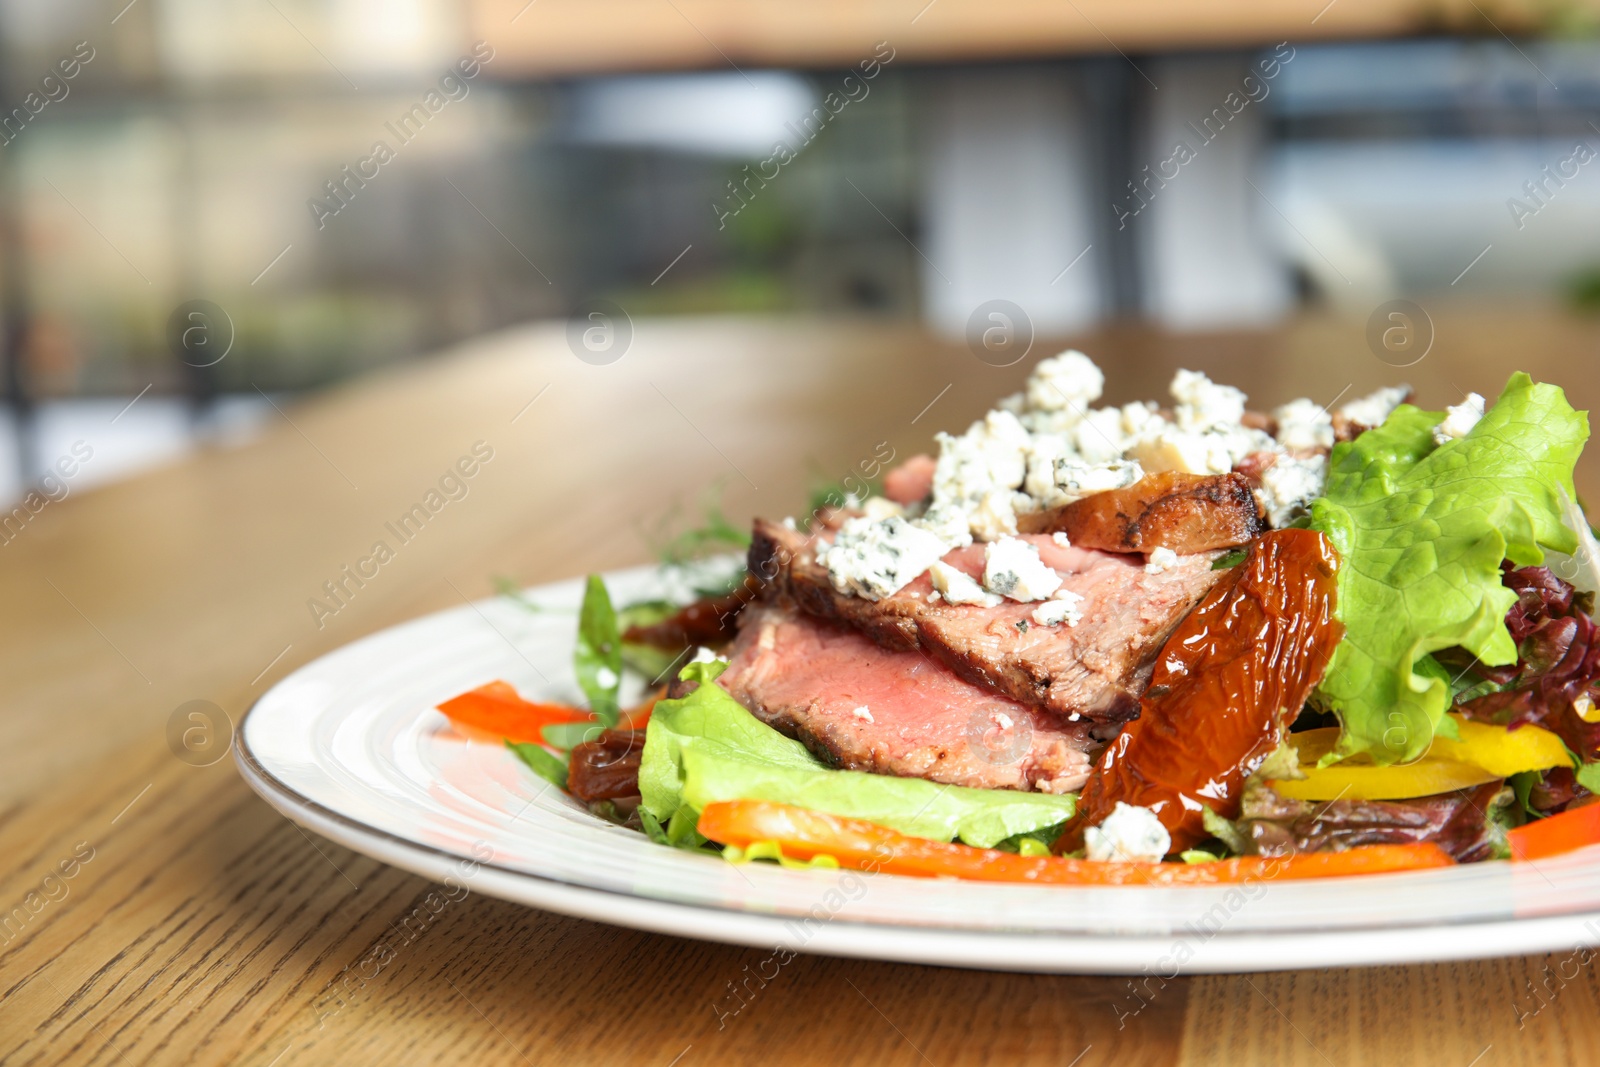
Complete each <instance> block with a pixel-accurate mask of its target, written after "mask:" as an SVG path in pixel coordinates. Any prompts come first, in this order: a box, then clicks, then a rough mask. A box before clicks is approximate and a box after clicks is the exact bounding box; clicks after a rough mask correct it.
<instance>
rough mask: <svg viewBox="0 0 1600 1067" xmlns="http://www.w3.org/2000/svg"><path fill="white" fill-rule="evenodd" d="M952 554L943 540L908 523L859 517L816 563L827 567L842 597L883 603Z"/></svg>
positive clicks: (819, 553) (844, 528)
mask: <svg viewBox="0 0 1600 1067" xmlns="http://www.w3.org/2000/svg"><path fill="white" fill-rule="evenodd" d="M947 551H949V546H947V545H946V544H945V542H944V541H942V540H940V539H939V538H938V537H937V536H935V535H934V534H932V533H929V532H928V531H927V530H924V529H923V528H921V527H920V526H914V525H912V524H911V523H910V522H907V521H906V520H905V519H899V518H891V519H884V520H882V521H878V522H874V521H873V520H872V519H868V518H856V519H851V520H849V521H848V522H846V523H845V524H844V526H843V527H842V528H841V529H840V530H839V533H838V536H836V537H835V538H834V542H833V545H832V546H831V547H829V548H828V549H826V550H825V551H820V552H818V553H817V561H818V562H819V563H821V564H823V565H824V566H825V567H827V568H828V577H829V579H830V580H831V581H832V582H833V587H834V588H835V589H837V590H838V591H839V592H841V593H853V594H855V595H856V596H861V597H865V598H866V599H868V600H882V599H883V598H884V597H886V596H890V595H892V594H894V593H895V592H897V591H898V590H900V589H901V588H902V587H904V586H905V585H906V584H907V583H908V582H910V581H911V580H912V579H913V578H915V577H917V575H919V574H921V573H922V572H923V571H925V570H927V569H928V568H929V567H930V566H932V565H933V564H934V563H937V562H938V560H939V557H940V556H942V555H944V554H945V553H946V552H947Z"/></svg>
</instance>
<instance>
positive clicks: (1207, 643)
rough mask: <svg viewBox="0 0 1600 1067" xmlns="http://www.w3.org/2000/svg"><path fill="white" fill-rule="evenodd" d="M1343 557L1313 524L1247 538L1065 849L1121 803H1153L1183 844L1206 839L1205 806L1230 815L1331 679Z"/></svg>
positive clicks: (1158, 678)
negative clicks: (1251, 778) (1247, 782)
mask: <svg viewBox="0 0 1600 1067" xmlns="http://www.w3.org/2000/svg"><path fill="white" fill-rule="evenodd" d="M1338 569H1339V557H1338V554H1337V553H1336V552H1335V551H1334V548H1333V545H1332V543H1331V542H1330V541H1329V540H1328V539H1327V538H1326V537H1323V536H1322V534H1320V533H1317V532H1316V531H1314V530H1274V531H1272V532H1271V533H1266V534H1263V535H1262V536H1261V537H1259V538H1257V539H1256V540H1255V541H1254V542H1252V543H1251V545H1250V554H1249V556H1248V557H1247V558H1246V559H1245V561H1244V562H1243V563H1241V564H1239V565H1238V566H1237V567H1235V568H1233V570H1232V571H1230V572H1229V573H1228V575H1227V576H1226V577H1224V578H1223V580H1222V581H1221V582H1219V583H1218V584H1217V585H1216V586H1215V587H1213V588H1212V590H1211V592H1210V593H1208V594H1206V598H1205V599H1204V600H1202V601H1201V602H1200V606H1199V607H1197V608H1195V609H1194V611H1193V612H1191V613H1190V615H1189V617H1188V618H1186V619H1184V620H1183V622H1181V623H1179V624H1178V628H1177V629H1176V630H1174V631H1173V633H1172V636H1171V637H1169V638H1168V639H1167V643H1166V644H1165V645H1164V646H1162V649H1161V655H1160V656H1159V657H1158V658H1157V659H1156V666H1155V672H1154V673H1153V674H1152V675H1151V677H1150V685H1149V688H1147V689H1146V690H1145V694H1144V698H1143V699H1142V700H1140V702H1139V707H1140V710H1139V717H1138V718H1137V719H1135V720H1134V721H1133V722H1132V723H1129V724H1128V728H1127V729H1126V730H1124V731H1123V732H1122V733H1121V734H1120V735H1118V737H1117V738H1116V740H1114V741H1112V742H1111V745H1110V747H1109V748H1107V749H1106V752H1105V755H1104V756H1102V757H1101V759H1100V762H1099V763H1098V764H1097V765H1096V767H1095V769H1094V771H1093V772H1092V773H1091V774H1090V776H1089V781H1088V783H1087V784H1086V785H1085V786H1084V790H1083V795H1082V797H1081V798H1080V800H1079V802H1078V814H1077V816H1076V817H1075V818H1074V819H1073V821H1072V823H1071V824H1069V825H1068V827H1067V832H1066V833H1064V834H1063V835H1062V837H1061V840H1059V841H1057V842H1056V851H1057V852H1068V851H1072V850H1074V849H1077V848H1080V847H1081V846H1082V844H1083V830H1084V828H1085V827H1088V826H1094V825H1096V824H1097V823H1099V822H1100V820H1101V819H1103V818H1105V817H1106V816H1107V815H1109V814H1110V813H1111V811H1112V809H1113V808H1115V807H1116V804H1117V802H1118V801H1123V802H1125V803H1128V804H1138V805H1141V806H1143V807H1146V808H1149V809H1151V810H1152V811H1154V812H1155V813H1156V814H1157V815H1158V816H1159V817H1160V819H1161V822H1162V825H1164V826H1165V827H1166V828H1167V832H1168V833H1169V834H1171V835H1172V850H1173V851H1174V852H1178V851H1181V850H1183V849H1185V848H1189V847H1191V846H1192V845H1194V844H1196V843H1197V842H1199V841H1200V840H1201V839H1203V838H1204V837H1205V836H1206V832H1205V829H1204V826H1203V824H1202V822H1201V807H1202V805H1204V806H1206V807H1209V808H1211V809H1213V810H1214V811H1216V812H1217V814H1219V815H1224V816H1228V817H1230V818H1231V817H1233V816H1235V815H1237V814H1238V810H1239V791H1240V787H1241V784H1242V782H1243V780H1244V777H1245V775H1246V774H1247V773H1249V771H1250V770H1252V769H1253V768H1254V766H1255V764H1256V763H1258V762H1260V760H1261V759H1262V758H1263V757H1264V756H1266V755H1267V754H1268V753H1269V752H1271V751H1272V749H1273V747H1274V746H1275V745H1276V744H1277V741H1278V737H1279V735H1280V731H1281V728H1282V727H1283V726H1284V725H1285V724H1286V722H1287V720H1291V719H1293V717H1294V716H1295V715H1297V714H1298V713H1299V711H1300V708H1301V706H1302V705H1303V704H1305V702H1306V697H1307V696H1309V695H1310V693H1311V688H1312V686H1314V685H1316V683H1317V681H1318V680H1319V679H1320V678H1321V677H1322V672H1323V670H1324V669H1326V667H1327V665H1328V658H1329V657H1330V656H1331V655H1333V649H1334V646H1335V645H1337V644H1338V643H1339V639H1340V638H1341V637H1342V636H1343V634H1344V627H1343V626H1342V625H1340V624H1339V622H1338V621H1337V620H1336V619H1335V618H1334V615H1333V609H1334V598H1335V583H1334V575H1335V574H1336V573H1337V571H1338Z"/></svg>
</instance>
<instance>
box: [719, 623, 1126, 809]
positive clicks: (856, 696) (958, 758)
mask: <svg viewBox="0 0 1600 1067" xmlns="http://www.w3.org/2000/svg"><path fill="white" fill-rule="evenodd" d="M718 684H720V685H722V686H723V687H724V688H726V689H727V690H728V692H729V693H730V694H732V696H733V698H734V699H735V700H737V701H739V703H741V704H743V705H744V706H745V707H747V708H749V709H750V711H751V713H752V714H754V715H755V716H756V717H758V718H760V719H761V720H762V721H763V722H765V723H767V724H769V725H771V726H773V727H775V728H776V729H778V730H781V731H783V732H784V733H786V734H788V735H789V736H791V737H794V738H797V739H798V740H800V741H801V742H802V743H803V744H805V746H806V747H807V748H809V749H810V750H811V751H812V752H814V753H816V755H817V756H818V757H819V758H821V759H824V760H827V761H828V762H829V763H831V764H833V765H834V766H836V767H842V768H845V769H847V770H857V771H871V772H874V773H876V774H892V775H899V776H901V777H908V778H926V779H929V780H930V781H934V782H943V783H946V784H949V785H965V786H973V787H976V788H980V789H1023V790H1039V791H1043V792H1050V793H1065V792H1071V791H1073V790H1075V789H1077V788H1079V787H1080V786H1082V785H1083V782H1084V779H1085V778H1086V777H1087V776H1088V774H1089V761H1090V757H1089V752H1090V751H1091V750H1092V749H1098V748H1099V747H1100V746H1099V744H1098V743H1097V742H1095V741H1094V740H1092V739H1091V738H1090V736H1089V724H1088V723H1087V722H1080V723H1060V722H1056V721H1054V720H1053V718H1052V717H1050V716H1047V715H1044V714H1042V713H1040V712H1039V711H1038V710H1037V709H1034V708H1030V707H1028V706H1026V705H1023V704H1019V703H1017V702H1016V701H1013V700H1008V699H1006V698H1005V697H1002V696H997V695H995V694H994V693H991V692H989V691H987V690H984V689H980V688H978V687H977V686H974V685H971V684H969V683H968V682H965V681H963V680H962V679H960V678H958V677H956V675H955V674H953V673H951V672H950V671H949V670H947V669H946V668H945V667H944V666H943V665H942V664H940V663H938V662H936V661H935V660H932V659H930V658H929V657H927V656H925V655H923V654H922V653H920V652H890V651H887V650H885V649H883V648H880V647H878V646H877V645H876V644H874V643H873V642H871V641H869V640H868V639H867V638H865V637H863V636H862V635H861V634H859V633H856V632H854V631H852V630H849V629H846V628H844V627H841V626H838V625H835V624H832V623H826V622H822V621H820V620H818V619H814V618H811V617H809V616H806V615H804V614H802V613H801V612H799V611H797V610H795V609H794V608H793V607H792V606H786V605H762V606H758V607H753V608H751V609H750V610H749V611H748V612H747V613H746V615H745V617H744V618H743V620H742V621H741V623H740V629H739V638H738V640H737V642H736V643H735V645H734V647H733V652H732V661H731V663H730V665H729V667H728V669H727V671H726V672H724V673H723V675H722V677H721V678H720V679H718Z"/></svg>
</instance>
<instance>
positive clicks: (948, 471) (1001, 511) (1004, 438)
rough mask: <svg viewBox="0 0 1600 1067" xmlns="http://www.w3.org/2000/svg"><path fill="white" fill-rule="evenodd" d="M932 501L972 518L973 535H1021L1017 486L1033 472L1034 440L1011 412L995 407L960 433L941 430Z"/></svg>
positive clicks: (989, 538) (983, 537) (984, 537)
mask: <svg viewBox="0 0 1600 1067" xmlns="http://www.w3.org/2000/svg"><path fill="white" fill-rule="evenodd" d="M938 441H939V459H938V462H937V464H936V465H935V466H934V472H933V503H934V504H935V505H943V506H946V507H954V508H958V509H960V510H962V511H965V512H966V513H967V516H968V521H969V523H970V528H971V532H972V534H973V536H976V537H978V538H980V539H982V540H986V541H987V540H993V539H994V538H997V537H1003V536H1005V535H1006V534H1011V533H1016V531H1017V519H1016V499H1015V498H1016V496H1017V495H1018V494H1017V493H1016V490H1017V488H1018V487H1020V486H1021V485H1022V482H1023V479H1024V477H1025V476H1026V475H1027V472H1028V455H1029V453H1030V451H1031V450H1032V447H1033V439H1032V438H1031V437H1030V436H1029V434H1028V431H1027V430H1026V429H1025V428H1024V427H1023V425H1022V423H1020V422H1018V421H1017V417H1016V416H1015V415H1013V414H1011V413H1010V412H1009V411H1002V410H996V411H991V412H989V414H988V415H987V416H985V417H984V418H982V419H980V420H979V421H977V422H975V423H973V424H972V425H971V426H970V427H968V429H967V432H966V433H964V434H962V435H961V436H960V437H952V436H951V435H950V434H939V435H938Z"/></svg>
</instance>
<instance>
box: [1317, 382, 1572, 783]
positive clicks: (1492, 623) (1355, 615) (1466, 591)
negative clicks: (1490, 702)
mask: <svg viewBox="0 0 1600 1067" xmlns="http://www.w3.org/2000/svg"><path fill="white" fill-rule="evenodd" d="M1441 417H1442V416H1441V415H1440V414H1439V413H1437V412H1425V411H1420V410H1418V409H1417V408H1414V407H1412V406H1411V405H1409V404H1403V405H1401V406H1400V407H1399V408H1398V409H1396V410H1395V412H1394V414H1393V415H1391V416H1390V417H1389V419H1388V421H1386V422H1385V423H1384V424H1383V426H1381V427H1379V428H1377V429H1375V430H1369V431H1367V432H1366V433H1364V434H1362V435H1361V436H1360V437H1358V438H1356V439H1355V440H1354V441H1352V442H1348V443H1345V444H1340V445H1338V446H1336V447H1335V448H1334V450H1333V455H1332V457H1331V463H1330V470H1329V477H1328V486H1327V490H1326V495H1325V496H1324V497H1322V498H1320V499H1319V500H1317V501H1316V502H1315V503H1314V504H1313V506H1312V520H1311V525H1312V526H1313V527H1314V528H1315V529H1318V530H1320V531H1322V532H1323V533H1324V534H1326V535H1327V536H1328V537H1329V539H1331V540H1332V541H1333V543H1334V546H1335V547H1336V548H1337V549H1338V550H1339V555H1340V557H1341V558H1342V560H1343V565H1342V566H1341V567H1340V568H1339V606H1338V614H1339V620H1340V621H1341V622H1342V623H1344V625H1345V639H1344V641H1343V642H1341V643H1340V645H1339V647H1338V648H1337V649H1336V650H1335V652H1334V655H1333V658H1332V660H1331V661H1330V663H1329V668H1328V671H1327V674H1326V675H1325V677H1324V679H1323V682H1322V684H1321V686H1319V687H1318V690H1317V700H1318V701H1319V702H1320V703H1321V704H1322V705H1323V706H1324V707H1326V708H1328V709H1329V710H1331V711H1333V712H1334V713H1336V714H1337V715H1338V716H1339V721H1340V724H1341V726H1342V727H1343V732H1342V734H1341V736H1340V741H1339V745H1338V747H1337V748H1336V749H1335V750H1334V751H1333V752H1332V753H1330V754H1329V756H1328V757H1326V758H1327V759H1328V760H1329V761H1330V762H1331V761H1333V760H1338V759H1343V758H1345V757H1348V756H1353V755H1356V754H1358V753H1368V754H1370V755H1371V756H1372V758H1373V759H1375V760H1377V761H1378V762H1380V763H1394V762H1402V761H1408V760H1414V759H1417V758H1419V757H1420V756H1422V755H1423V754H1424V753H1425V752H1427V750H1428V747H1429V746H1430V745H1431V744H1432V742H1433V736H1434V734H1435V732H1437V731H1444V730H1449V729H1451V724H1450V721H1449V720H1448V719H1446V718H1445V712H1446V711H1447V710H1448V709H1449V707H1450V704H1451V697H1452V691H1451V686H1450V681H1451V679H1450V675H1449V674H1448V673H1447V672H1446V671H1445V670H1444V668H1443V667H1441V666H1440V665H1439V663H1438V662H1437V661H1435V660H1434V659H1433V657H1432V655H1431V654H1432V653H1434V652H1436V651H1439V650H1442V649H1446V648H1451V647H1453V646H1457V645H1459V646H1461V647H1462V648H1465V649H1466V650H1467V651H1468V653H1469V654H1470V655H1471V656H1473V657H1475V658H1476V660H1477V662H1479V663H1481V664H1483V665H1485V666H1487V667H1507V666H1511V665H1513V664H1515V663H1516V662H1517V661H1518V649H1517V643H1516V642H1515V641H1514V640H1513V639H1512V636H1511V633H1510V631H1509V630H1507V628H1506V624H1505V617H1506V613H1507V612H1508V611H1509V610H1510V609H1511V608H1512V606H1513V605H1514V604H1516V603H1517V600H1518V596H1517V594H1516V593H1515V592H1513V591H1512V590H1510V589H1508V588H1506V587H1505V586H1504V585H1503V584H1501V581H1500V577H1501V572H1500V563H1501V561H1502V560H1506V559H1509V560H1511V561H1512V562H1513V563H1514V564H1515V565H1517V566H1530V565H1533V564H1538V563H1540V562H1542V561H1543V559H1544V549H1546V548H1549V549H1554V550H1557V551H1560V552H1566V553H1571V552H1573V551H1575V550H1576V549H1577V548H1578V543H1577V539H1576V537H1575V536H1574V534H1573V532H1572V531H1571V530H1570V529H1568V528H1567V526H1566V525H1565V524H1564V522H1563V507H1562V503H1563V494H1565V495H1566V497H1573V496H1575V495H1576V493H1575V490H1574V488H1573V485H1572V468H1573V465H1574V464H1575V463H1576V462H1577V458H1578V454H1579V453H1580V452H1581V451H1582V448H1583V443H1584V441H1585V440H1586V439H1587V438H1588V436H1589V425H1588V419H1587V418H1586V417H1585V416H1584V415H1583V414H1582V413H1580V412H1576V411H1574V410H1573V409H1572V407H1571V405H1569V404H1568V403H1567V401H1566V397H1565V396H1564V395H1563V394H1562V392H1561V390H1560V389H1558V388H1556V387H1555V386H1551V385H1540V384H1535V383H1534V382H1533V381H1532V380H1531V379H1530V378H1529V377H1528V376H1527V375H1526V374H1514V375H1512V376H1511V380H1510V381H1509V382H1508V383H1507V384H1506V387H1505V390H1504V391H1503V392H1502V393H1501V394H1500V398H1499V399H1498V400H1497V401H1496V403H1495V404H1494V406H1493V407H1492V408H1490V409H1489V410H1488V412H1487V413H1486V414H1485V415H1484V417H1483V418H1482V420H1480V421H1479V422H1478V424H1477V425H1476V426H1475V427H1473V429H1472V430H1471V431H1470V432H1469V433H1467V434H1466V435H1465V436H1464V437H1462V438H1460V439H1457V440H1452V441H1448V442H1446V443H1445V444H1443V445H1439V446H1437V447H1435V445H1434V441H1433V434H1432V431H1433V427H1434V426H1435V425H1436V424H1437V423H1438V422H1439V421H1440V420H1441Z"/></svg>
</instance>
